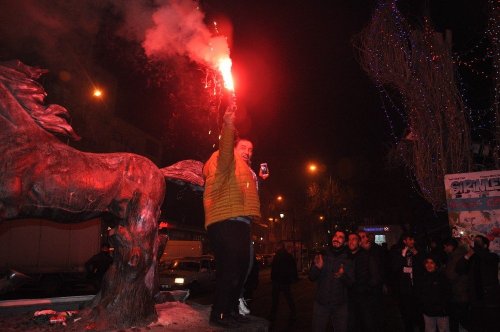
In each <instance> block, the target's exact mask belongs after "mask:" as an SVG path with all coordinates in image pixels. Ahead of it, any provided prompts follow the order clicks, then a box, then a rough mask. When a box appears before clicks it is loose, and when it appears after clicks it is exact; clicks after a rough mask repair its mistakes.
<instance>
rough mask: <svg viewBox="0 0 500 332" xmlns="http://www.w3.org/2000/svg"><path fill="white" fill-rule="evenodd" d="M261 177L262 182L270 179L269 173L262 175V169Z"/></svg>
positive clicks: (260, 171)
mask: <svg viewBox="0 0 500 332" xmlns="http://www.w3.org/2000/svg"><path fill="white" fill-rule="evenodd" d="M259 176H260V178H261V179H262V180H265V179H267V178H268V177H269V173H262V169H261V170H259Z"/></svg>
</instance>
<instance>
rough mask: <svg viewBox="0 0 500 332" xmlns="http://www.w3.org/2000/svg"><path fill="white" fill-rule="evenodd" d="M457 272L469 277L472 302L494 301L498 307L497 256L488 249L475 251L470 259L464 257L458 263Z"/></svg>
mask: <svg viewBox="0 0 500 332" xmlns="http://www.w3.org/2000/svg"><path fill="white" fill-rule="evenodd" d="M456 271H457V273H458V274H460V275H468V277H469V287H468V289H469V296H470V300H471V301H483V300H485V301H488V302H489V301H492V302H493V303H494V304H495V305H498V301H499V300H498V298H499V297H500V290H499V286H498V255H497V254H495V253H493V252H490V251H489V250H487V249H482V250H481V249H478V250H477V249H475V253H474V254H473V255H472V256H471V257H470V258H469V259H465V257H462V258H461V259H460V260H459V261H458V262H457V267H456Z"/></svg>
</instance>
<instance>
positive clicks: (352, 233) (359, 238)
mask: <svg viewBox="0 0 500 332" xmlns="http://www.w3.org/2000/svg"><path fill="white" fill-rule="evenodd" d="M351 235H356V237H357V238H358V240H361V237H360V236H359V234H358V233H355V232H351V233H349V234H347V238H349V236H351Z"/></svg>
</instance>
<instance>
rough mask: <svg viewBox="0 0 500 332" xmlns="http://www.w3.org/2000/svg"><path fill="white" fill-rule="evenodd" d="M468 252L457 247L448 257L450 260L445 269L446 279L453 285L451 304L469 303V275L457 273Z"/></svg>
mask: <svg viewBox="0 0 500 332" xmlns="http://www.w3.org/2000/svg"><path fill="white" fill-rule="evenodd" d="M466 253H467V250H466V249H465V248H464V247H461V246H459V247H456V248H455V250H453V252H452V253H450V254H449V255H448V260H447V261H446V265H445V267H444V273H445V276H446V278H447V279H448V280H449V281H450V285H451V302H453V303H467V302H469V295H468V292H467V287H468V284H467V279H468V278H467V275H466V274H462V275H460V274H458V273H457V271H456V267H457V263H458V261H459V260H460V259H461V258H462V257H464V255H465V254H466Z"/></svg>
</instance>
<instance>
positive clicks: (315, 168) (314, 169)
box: [307, 163, 318, 174]
mask: <svg viewBox="0 0 500 332" xmlns="http://www.w3.org/2000/svg"><path fill="white" fill-rule="evenodd" d="M307 170H308V172H309V173H312V174H315V173H316V172H317V171H318V165H316V164H315V163H310V164H309V165H307Z"/></svg>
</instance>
